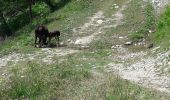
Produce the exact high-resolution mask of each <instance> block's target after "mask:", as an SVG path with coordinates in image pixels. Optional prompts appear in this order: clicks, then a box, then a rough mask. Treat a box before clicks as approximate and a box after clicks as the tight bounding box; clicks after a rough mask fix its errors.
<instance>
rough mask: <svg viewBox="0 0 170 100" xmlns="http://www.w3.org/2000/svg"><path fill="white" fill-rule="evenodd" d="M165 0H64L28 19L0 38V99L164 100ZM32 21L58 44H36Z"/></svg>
mask: <svg viewBox="0 0 170 100" xmlns="http://www.w3.org/2000/svg"><path fill="white" fill-rule="evenodd" d="M168 3H169V2H168V0H167V1H166V0H161V1H158V0H152V1H147V0H143V1H142V0H107V1H106V0H92V1H91V0H70V1H69V2H67V3H66V4H65V5H63V6H61V7H59V9H55V10H54V11H53V12H50V13H48V14H46V16H42V17H40V18H37V19H34V20H33V21H32V23H30V24H28V25H25V26H24V27H22V28H20V29H19V30H17V31H16V33H18V34H16V35H14V36H11V37H9V38H8V39H7V40H5V41H4V42H2V43H1V44H0V45H1V47H0V69H1V70H0V99H3V100H6V99H31V100H32V99H33V100H34V99H35V100H51V99H54V100H68V99H69V100H168V99H169V97H170V96H169V94H170V67H169V66H170V61H169V59H170V56H169V55H170V51H169V40H168V39H169V25H170V24H169V18H170V7H166V6H167V5H168ZM34 24H37V25H38V24H44V25H46V26H47V27H48V29H49V30H50V31H53V30H56V29H57V30H60V31H61V36H60V46H59V47H56V46H55V45H54V47H52V48H50V47H46V48H35V47H34V30H35V25H34ZM52 43H53V44H55V43H56V41H55V39H53V41H52Z"/></svg>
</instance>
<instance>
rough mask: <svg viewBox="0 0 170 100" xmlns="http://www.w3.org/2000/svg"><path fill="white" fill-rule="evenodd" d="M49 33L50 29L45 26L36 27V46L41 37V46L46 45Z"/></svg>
mask: <svg viewBox="0 0 170 100" xmlns="http://www.w3.org/2000/svg"><path fill="white" fill-rule="evenodd" d="M48 35H49V31H48V29H47V27H45V26H42V25H40V26H38V27H37V28H36V29H35V47H36V43H37V38H38V39H39V42H38V43H39V47H42V45H46V44H47V37H48Z"/></svg>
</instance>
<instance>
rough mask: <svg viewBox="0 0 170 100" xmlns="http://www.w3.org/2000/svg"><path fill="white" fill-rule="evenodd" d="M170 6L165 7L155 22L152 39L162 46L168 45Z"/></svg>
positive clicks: (169, 37)
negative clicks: (155, 26)
mask: <svg viewBox="0 0 170 100" xmlns="http://www.w3.org/2000/svg"><path fill="white" fill-rule="evenodd" d="M169 34H170V7H167V8H166V10H165V12H164V13H163V14H162V15H161V16H159V20H158V23H157V31H156V33H155V34H154V35H153V38H154V41H155V42H156V43H157V44H159V45H161V47H163V48H169V46H170V41H169V40H170V35H169Z"/></svg>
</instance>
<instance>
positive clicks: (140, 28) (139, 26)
mask: <svg viewBox="0 0 170 100" xmlns="http://www.w3.org/2000/svg"><path fill="white" fill-rule="evenodd" d="M133 2H134V3H131V4H130V5H129V8H128V9H127V10H126V12H125V13H126V15H127V18H128V19H129V20H127V21H128V23H129V24H130V25H131V26H132V27H131V28H132V33H131V36H130V37H131V39H132V40H133V41H134V42H137V41H138V40H139V39H142V38H146V39H148V38H149V37H148V36H149V30H152V29H153V28H155V23H156V20H155V14H154V8H153V7H152V4H150V3H149V2H147V3H143V2H141V1H139V0H133ZM137 2H138V3H137ZM144 5H145V6H144ZM141 6H143V8H142V9H141Z"/></svg>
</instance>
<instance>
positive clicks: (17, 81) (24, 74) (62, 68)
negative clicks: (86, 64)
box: [0, 60, 90, 99]
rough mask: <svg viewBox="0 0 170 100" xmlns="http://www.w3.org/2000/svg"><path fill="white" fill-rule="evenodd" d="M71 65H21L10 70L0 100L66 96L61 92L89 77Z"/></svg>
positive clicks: (86, 73)
mask: <svg viewBox="0 0 170 100" xmlns="http://www.w3.org/2000/svg"><path fill="white" fill-rule="evenodd" d="M71 63H72V61H71V60H69V61H67V62H65V63H63V64H60V65H58V64H54V65H50V66H46V65H42V64H38V63H35V62H24V63H21V64H19V65H17V66H16V68H14V69H12V71H11V73H12V76H11V77H10V81H9V83H8V84H6V86H5V87H3V89H2V90H0V95H1V97H0V98H3V99H28V98H29V99H35V98H39V97H40V98H43V97H44V96H46V97H47V98H51V96H54V95H58V96H60V95H66V94H67V93H66V91H65V92H64V93H63V92H62V90H65V89H67V88H74V87H75V86H76V85H78V84H79V82H80V81H81V80H83V79H86V78H88V77H90V74H89V71H88V70H85V69H82V68H79V69H77V68H74V66H73V65H72V64H71ZM23 66H24V68H23ZM68 84H70V85H69V86H68V87H67V85H68ZM71 84H72V85H71Z"/></svg>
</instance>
